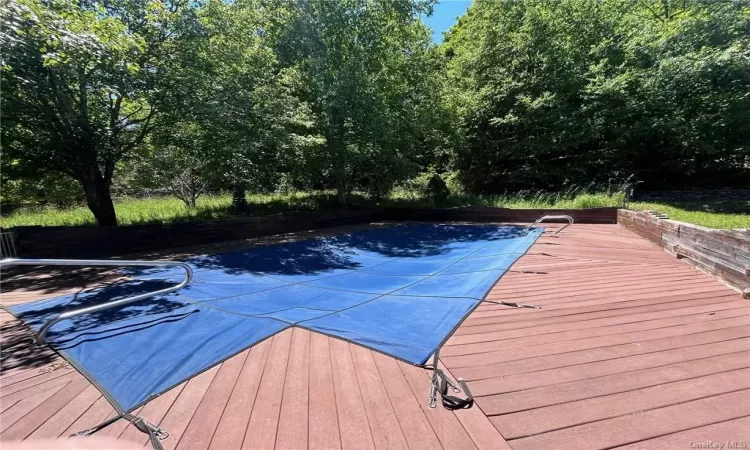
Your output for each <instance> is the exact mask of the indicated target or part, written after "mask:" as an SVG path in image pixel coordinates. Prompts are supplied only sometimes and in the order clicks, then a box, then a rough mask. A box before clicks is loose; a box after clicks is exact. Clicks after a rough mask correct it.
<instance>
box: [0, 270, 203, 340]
mask: <svg viewBox="0 0 750 450" xmlns="http://www.w3.org/2000/svg"><path fill="white" fill-rule="evenodd" d="M11 266H86V267H89V266H118V267H123V266H139V267H175V266H179V267H181V268H182V269H184V270H185V279H184V280H182V281H181V282H180V283H178V284H176V285H174V286H171V287H168V288H165V289H159V290H157V291H152V292H146V293H144V294H139V295H134V296H132V297H126V298H123V299H120V300H114V301H110V302H105V303H100V304H98V305H94V306H87V307H85V308H78V309H70V310H67V311H63V312H61V313H60V314H58V315H56V316H55V317H53V318H51V319H49V320H48V321H47V322H46V323H45V324H44V325H43V326H42V327H41V328H40V329H39V332H38V333H37V334H36V336H35V337H34V342H35V343H36V345H38V346H43V345H45V344H46V335H47V330H49V328H50V327H51V326H52V325H54V324H56V323H57V322H60V321H61V320H66V319H71V318H73V317H76V316H80V315H83V314H89V313H94V312H98V311H103V310H105V309H110V308H115V307H117V306H123V305H127V304H129V303H133V302H137V301H140V300H145V299H147V298H151V297H155V296H157V295H163V294H169V293H172V292H175V291H179V290H180V289H182V288H184V287H185V286H187V285H188V284H190V281H191V280H192V279H193V269H192V268H191V267H190V266H189V265H188V264H187V263H184V262H181V261H139V260H127V259H18V258H6V259H3V260H0V269H2V268H5V267H11Z"/></svg>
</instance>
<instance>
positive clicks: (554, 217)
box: [521, 214, 575, 234]
mask: <svg viewBox="0 0 750 450" xmlns="http://www.w3.org/2000/svg"><path fill="white" fill-rule="evenodd" d="M545 220H567V221H568V223H566V224H565V226H563V227H562V228H559V229H558V230H556V231H555V234H557V233H559V232H561V231H562V230H564V229H565V228H566V227H568V225H573V223H574V222H575V221H574V220H573V218H572V217H571V216H568V215H566V214H558V215H554V214H553V215H548V216H542V217H540V218H538V219H536V222H534V223H532V224H531V225H529V226H528V227H526V228H524V229H523V230H522V231H521V232H522V233H528V232H529V230H531V229H532V228H534V227H535V226H536V225H537V224H540V223H542V222H543V221H545Z"/></svg>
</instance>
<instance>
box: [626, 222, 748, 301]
mask: <svg viewBox="0 0 750 450" xmlns="http://www.w3.org/2000/svg"><path fill="white" fill-rule="evenodd" d="M617 223H619V224H620V225H622V226H624V227H625V228H627V229H628V230H630V231H632V232H634V233H635V234H637V235H639V236H641V237H644V238H646V239H648V240H650V241H652V242H655V243H656V244H658V245H660V246H661V247H663V248H664V249H665V250H666V251H667V252H669V253H670V254H672V255H674V256H675V257H677V258H680V259H683V260H685V261H687V262H688V263H690V264H691V265H693V266H695V267H696V268H698V269H700V270H702V271H704V272H707V273H709V274H711V275H713V276H715V277H717V278H719V279H720V280H722V281H723V282H724V283H725V284H727V285H728V286H731V287H732V288H734V289H737V290H738V291H740V292H742V293H743V295H744V296H745V298H750V230H717V229H713V228H706V227H701V226H698V225H693V224H690V223H684V222H678V221H676V220H670V219H668V218H666V217H665V216H663V215H661V214H659V213H655V212H650V211H629V210H625V209H621V210H619V211H618V213H617Z"/></svg>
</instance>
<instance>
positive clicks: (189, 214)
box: [0, 189, 622, 228]
mask: <svg viewBox="0 0 750 450" xmlns="http://www.w3.org/2000/svg"><path fill="white" fill-rule="evenodd" d="M248 203H249V204H250V210H251V213H252V214H253V215H256V216H264V215H269V214H275V213H280V212H285V211H312V210H326V209H334V208H338V207H339V206H338V205H337V203H336V197H335V195H334V193H333V192H329V191H315V192H293V193H289V194H252V195H248ZM621 204H622V194H619V193H614V194H607V193H591V192H583V193H582V192H580V191H579V192H572V193H571V192H569V193H565V194H556V193H555V194H550V193H544V192H521V193H516V194H507V195H498V196H475V195H451V196H450V197H449V198H448V199H446V200H445V201H444V202H442V203H441V204H440V205H435V203H434V202H433V201H431V200H430V199H427V198H425V197H424V196H422V195H420V194H418V193H416V192H414V191H410V190H406V189H395V190H394V191H393V192H392V193H391V194H390V195H389V196H388V197H387V198H384V199H380V200H379V201H376V200H375V199H372V198H370V197H368V196H366V195H364V194H359V193H355V194H352V195H351V196H350V197H349V201H348V206H351V207H363V206H375V205H378V206H400V207H430V206H469V205H483V206H496V207H505V208H540V209H544V208H596V207H603V206H619V205H621ZM230 205H231V196H230V195H211V196H203V197H201V198H200V199H199V200H198V203H197V205H196V207H195V208H187V207H186V206H185V204H184V203H182V202H181V201H180V200H178V199H176V198H173V197H155V198H144V199H119V200H116V201H115V209H116V210H117V218H118V220H119V223H120V224H121V225H134V224H152V223H172V222H186V221H191V220H214V219H229V218H232V217H236V216H234V215H233V214H232V212H231V209H230ZM94 223H95V222H94V216H93V215H92V214H91V212H90V211H89V210H88V208H87V207H85V206H78V207H73V208H65V209H58V208H53V207H43V208H41V207H40V208H27V209H22V210H18V211H15V212H13V213H12V214H9V215H7V216H4V217H0V227H3V228H11V227H16V226H28V225H41V226H72V225H93V224H94Z"/></svg>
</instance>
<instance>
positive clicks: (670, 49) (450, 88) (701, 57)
mask: <svg viewBox="0 0 750 450" xmlns="http://www.w3.org/2000/svg"><path fill="white" fill-rule="evenodd" d="M748 11H750V2H747V1H738V2H707V1H700V0H639V1H637V2H633V1H627V0H606V1H601V2H590V1H587V0H562V1H559V2H545V1H540V0H524V1H517V2H495V1H491V0H477V1H476V2H475V3H474V4H473V5H472V6H471V8H470V9H469V11H468V13H467V15H466V16H464V17H462V18H461V20H459V22H458V24H456V25H455V26H454V27H453V29H452V30H451V32H450V33H449V35H448V37H447V39H446V42H445V44H444V45H443V48H442V49H443V52H444V54H445V55H446V59H447V60H448V62H447V67H446V76H447V78H448V82H447V83H445V85H444V86H445V88H444V91H443V92H444V95H445V97H446V102H447V103H448V104H449V105H451V107H452V108H453V110H454V111H455V112H456V114H457V115H458V116H459V117H460V120H459V121H458V122H459V124H460V127H461V134H462V136H463V140H462V141H461V142H460V144H461V145H460V146H456V147H454V151H453V163H454V165H455V167H456V168H457V169H458V170H459V171H460V172H461V174H462V179H463V181H464V183H465V184H466V185H467V186H468V187H469V188H470V189H472V190H474V191H485V192H498V191H503V190H505V189H526V188H536V189H538V188H543V189H552V190H554V189H558V188H560V187H561V186H563V185H564V184H566V183H580V184H586V183H589V182H591V181H599V182H605V181H606V180H607V179H610V178H613V177H616V176H617V174H625V175H627V174H630V173H635V175H636V177H637V178H638V179H640V180H644V181H646V183H647V184H646V185H647V186H649V187H651V188H654V187H684V186H685V185H692V186H695V185H700V184H704V185H706V184H714V185H722V184H724V183H726V184H729V185H731V184H735V185H745V184H747V183H748V182H750V177H749V175H748V170H747V161H748V147H750V141H749V140H748V136H750V121H748V120H747V114H746V111H747V110H748V101H750V95H749V94H750V82H749V81H750V80H749V79H748V73H750V70H748V69H750V66H749V65H748V64H749V62H750V58H748V56H749V55H750V45H749V43H750V41H749V40H748V37H749V36H750V14H748ZM742 111H745V113H743V112H742Z"/></svg>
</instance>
